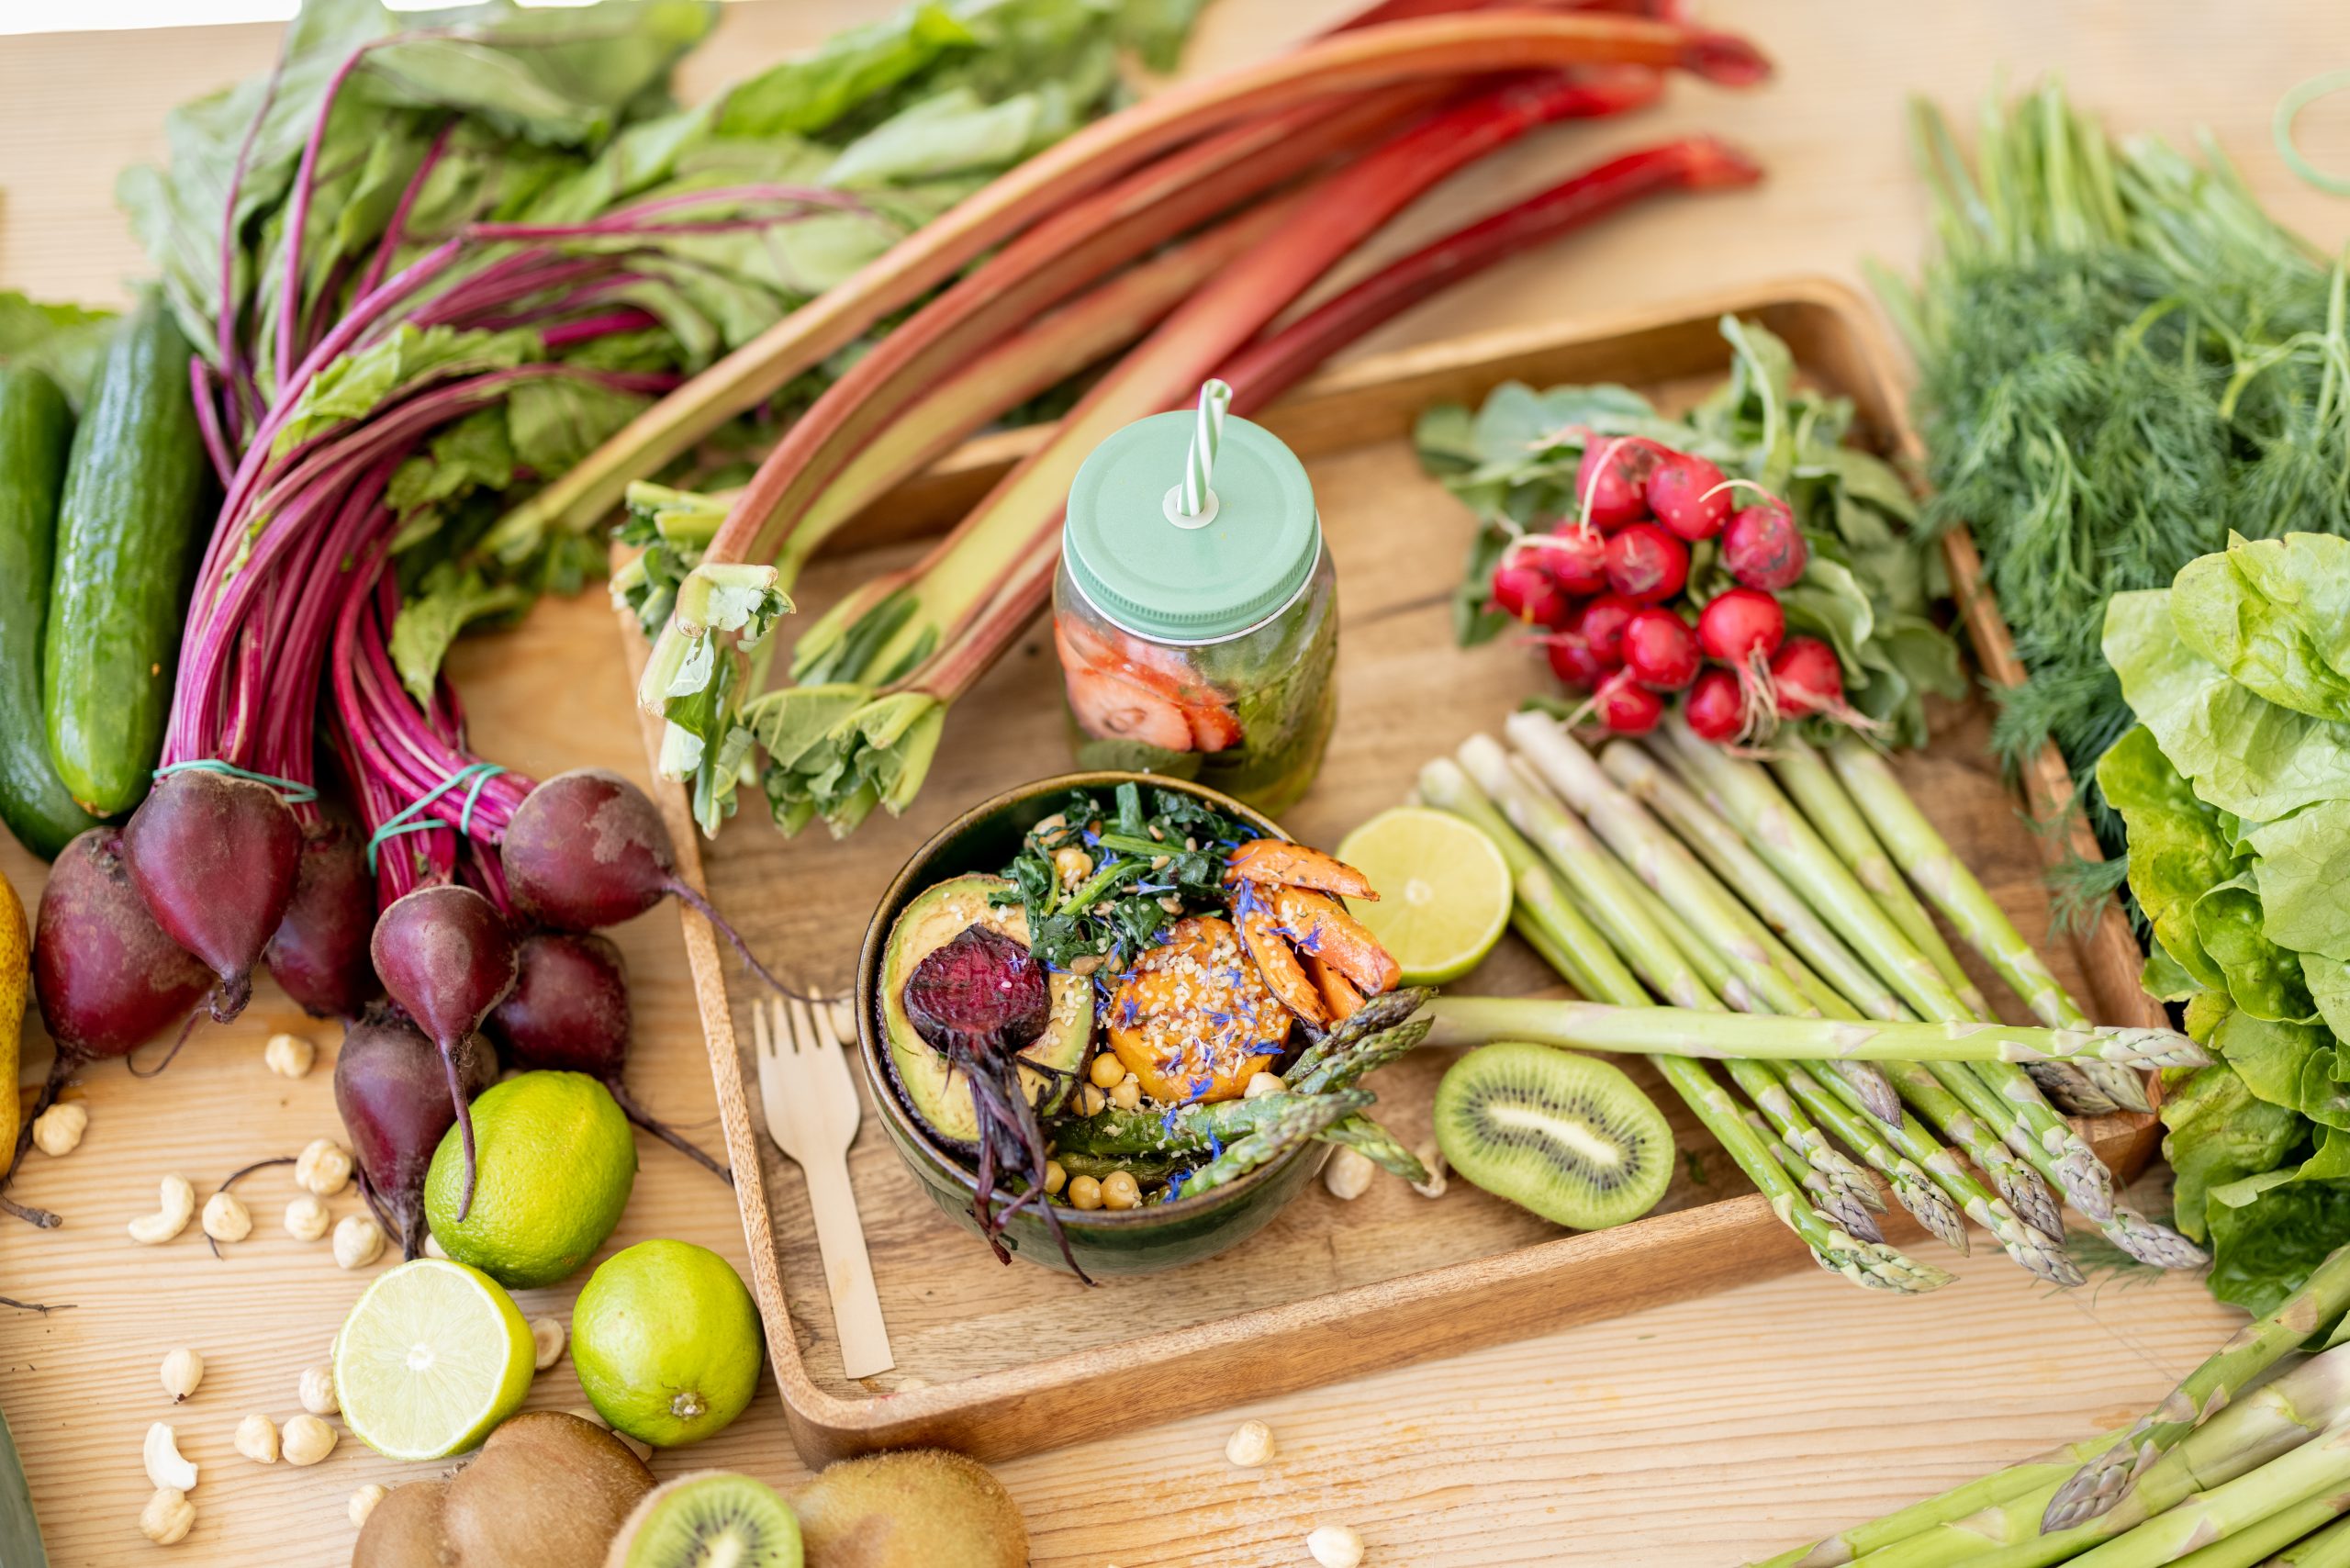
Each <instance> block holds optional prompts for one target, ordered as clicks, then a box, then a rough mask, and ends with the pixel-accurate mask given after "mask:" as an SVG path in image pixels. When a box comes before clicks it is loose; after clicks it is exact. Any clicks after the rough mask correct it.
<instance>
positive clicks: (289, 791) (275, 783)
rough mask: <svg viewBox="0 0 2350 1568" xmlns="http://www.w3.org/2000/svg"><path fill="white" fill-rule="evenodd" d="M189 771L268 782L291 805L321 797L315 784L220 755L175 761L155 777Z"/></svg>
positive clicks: (257, 782) (258, 782) (159, 769)
mask: <svg viewBox="0 0 2350 1568" xmlns="http://www.w3.org/2000/svg"><path fill="white" fill-rule="evenodd" d="M187 772H198V773H225V774H227V775H228V776H229V778H244V779H250V780H251V781H252V782H253V783H255V784H266V785H268V786H269V787H270V788H271V789H273V790H276V791H277V792H278V793H279V794H280V795H283V796H284V797H285V803H286V804H287V805H289V806H298V805H300V804H302V803H303V802H304V801H315V800H317V799H318V798H319V791H318V788H317V786H315V785H310V784H302V783H297V781H296V780H294V779H291V778H278V777H277V775H275V774H274V773H252V772H248V771H247V770H246V769H244V768H241V767H238V766H237V765H236V764H234V763H230V762H222V761H220V760H219V759H218V757H209V756H200V757H197V758H196V759H195V760H193V761H190V762H174V763H172V764H170V765H168V766H167V767H159V768H157V769H155V772H154V777H155V778H169V777H170V776H171V775H173V774H174V773H187Z"/></svg>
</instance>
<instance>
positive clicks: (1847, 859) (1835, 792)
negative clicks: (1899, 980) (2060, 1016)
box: [1771, 737, 2143, 1116]
mask: <svg viewBox="0 0 2350 1568" xmlns="http://www.w3.org/2000/svg"><path fill="white" fill-rule="evenodd" d="M1771 767H1772V771H1773V772H1774V773H1775V774H1776V775H1777V776H1778V779H1779V782H1780V783H1781V784H1782V785H1784V786H1785V788H1786V790H1787V793H1788V794H1790V795H1792V796H1793V797H1794V798H1795V801H1796V804H1797V805H1798V806H1800V807H1802V808H1803V812H1804V814H1805V815H1806V816H1807V817H1809V818H1810V819H1811V824H1812V825H1813V826H1814V827H1816V828H1818V830H1819V834H1820V836H1821V837H1822V838H1825V839H1826V840H1827V841H1828V843H1829V845H1830V847H1832V848H1833V849H1834V850H1835V851H1836V853H1837V854H1838V855H1839V856H1840V857H1842V859H1843V861H1844V864H1845V865H1847V866H1849V867H1851V868H1852V875H1853V876H1855V877H1857V878H1859V879H1860V881H1861V885H1862V886H1863V887H1865V888H1866V889H1868V890H1869V891H1870V892H1871V893H1872V894H1873V895H1874V896H1875V898H1876V901H1877V902H1878V903H1879V904H1881V905H1883V906H1884V909H1885V913H1886V918H1887V919H1888V920H1891V921H1892V922H1893V924H1895V925H1897V926H1898V927H1899V928H1900V929H1901V932H1902V935H1906V936H1908V938H1909V939H1910V940H1911V941H1912V942H1914V943H1916V944H1917V945H1918V950H1919V952H1921V953H1923V954H1925V955H1926V958H1927V959H1928V961H1930V963H1931V964H1932V965H1933V966H1934V968H1935V969H1938V970H1940V971H1941V972H1942V979H1943V980H1946V981H1947V982H1949V985H1950V988H1951V989H1952V990H1953V991H1955V992H1957V994H1958V999H1959V1000H1960V1001H1961V1002H1964V1003H1966V1005H1967V1006H1969V1007H1971V1008H1973V1009H1975V1012H1976V1013H1977V1014H1980V1015H1981V1016H1983V1017H1986V1018H1988V1017H1990V1016H1991V1015H1992V1014H1991V1011H1990V1006H1989V1004H1988V1003H1987V1002H1986V1001H1985V1000H1984V997H1983V992H1982V991H1980V990H1979V989H1978V988H1977V987H1976V986H1975V981H1974V980H1972V979H1971V978H1969V977H1968V975H1967V973H1966V970H1965V969H1964V968H1962V967H1961V966H1960V964H1959V961H1958V956H1957V955H1956V954H1954V953H1953V952H1952V951H1951V950H1950V944H1949V943H1947V942H1945V941H1943V940H1942V927H1940V926H1938V925H1936V924H1934V919H1933V916H1931V915H1930V914H1928V913H1926V906H1925V905H1923V904H1921V903H1919V902H1918V896H1917V894H1915V893H1914V892H1912V891H1910V890H1909V884H1908V882H1905V881H1903V880H1902V879H1901V874H1900V873H1899V872H1897V871H1896V870H1895V869H1894V868H1893V862H1892V860H1891V859H1889V858H1888V857H1886V853H1885V848H1884V846H1882V845H1880V844H1879V843H1878V842H1877V837H1876V834H1875V832H1874V830H1873V829H1872V828H1871V827H1870V826H1869V824H1868V822H1867V820H1866V819H1865V818H1863V816H1862V815H1861V812H1860V808H1859V807H1858V806H1855V805H1854V804H1853V803H1852V797H1851V796H1850V795H1848V794H1846V793H1845V792H1844V787H1843V786H1842V785H1841V784H1839V783H1838V782H1837V781H1836V776H1835V775H1834V774H1833V773H1831V772H1830V771H1829V768H1828V764H1827V763H1826V762H1824V761H1823V760H1821V758H1820V756H1819V754H1818V752H1816V751H1814V750H1812V748H1811V747H1810V746H1809V745H1807V744H1806V743H1805V742H1804V741H1803V740H1802V739H1801V738H1800V737H1790V738H1788V739H1785V740H1784V741H1783V742H1781V743H1780V744H1779V745H1777V746H1776V747H1775V755H1774V758H1773V760H1772V764H1771ZM2026 1071H2028V1072H2030V1073H2031V1077H2032V1081H2033V1082H2035V1083H2037V1084H2039V1085H2040V1087H2041V1089H2042V1091H2043V1092H2046V1093H2047V1095H2048V1096H2049V1098H2050V1099H2052V1100H2053V1101H2054V1102H2055V1103H2056V1104H2057V1106H2058V1107H2059V1108H2060V1109H2062V1110H2064V1111H2065V1112H2067V1113H2068V1114H2074V1115H2082V1116H2102V1115H2107V1114H2111V1113H2112V1112H2115V1111H2118V1110H2120V1109H2121V1105H2120V1104H2119V1103H2116V1102H2115V1101H2114V1099H2113V1098H2112V1096H2110V1095H2109V1094H2108V1093H2106V1092H2105V1091H2104V1090H2102V1089H2099V1088H2098V1086H2097V1085H2096V1084H2095V1083H2094V1082H2092V1081H2090V1079H2089V1078H2088V1077H2087V1076H2086V1075H2085V1074H2084V1073H2083V1072H2082V1071H2081V1070H2079V1069H2077V1068H2075V1067H2072V1066H2069V1065H2067V1064H2065V1063H2062V1062H2043V1063H2040V1064H2037V1065H2035V1066H2033V1067H2031V1068H2027V1069H2026ZM2138 1097H2139V1098H2143V1091H2140V1092H2138Z"/></svg>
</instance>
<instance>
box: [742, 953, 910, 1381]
mask: <svg viewBox="0 0 2350 1568" xmlns="http://www.w3.org/2000/svg"><path fill="white" fill-rule="evenodd" d="M769 1008H772V1009H773V1010H774V1018H773V1020H772V1022H770V1020H769V1018H768V1009H769ZM787 1009H788V1010H787ZM751 1035H752V1041H753V1044H754V1045H755V1047H756V1048H757V1051H758V1058H759V1103H760V1104H761V1105H763V1106H764V1107H766V1110H767V1136H768V1137H771V1138H773V1139H774V1140H775V1145H776V1147H777V1148H780V1149H781V1150H783V1152H784V1153H786V1154H788V1155H789V1156H790V1157H791V1158H792V1159H795V1160H797V1161H798V1162H799V1164H800V1174H801V1175H802V1176H803V1177H805V1178H806V1179H807V1182H808V1206H809V1208H810V1209H811V1211H812V1212H813V1213H814V1214H815V1216H816V1246H817V1248H818V1249H819V1250H821V1251H822V1253H823V1255H824V1286H825V1289H826V1290H827V1291H829V1292H830V1293H831V1294H832V1298H833V1330H834V1333H835V1334H836V1335H837V1336H838V1337H839V1339H840V1345H841V1366H842V1371H843V1372H845V1373H846V1374H847V1375H848V1376H850V1377H871V1376H873V1375H874V1374H875V1373H877V1372H888V1371H889V1370H890V1367H891V1366H893V1365H895V1364H896V1362H895V1361H894V1359H893V1358H892V1357H891V1355H890V1331H889V1329H888V1327H886V1326H885V1325H884V1324H883V1323H882V1321H881V1298H880V1296H879V1295H878V1294H877V1293H876V1292H875V1291H874V1288H873V1261H872V1260H871V1259H870V1258H869V1257H867V1254H866V1250H865V1226H864V1224H863V1222H861V1221H860V1220H859V1219H858V1218H857V1217H856V1193H854V1192H852V1191H851V1190H850V1188H849V1182H848V1149H849V1145H851V1144H852V1143H855V1142H856V1126H857V1122H858V1119H859V1118H860V1117H861V1116H862V1115H863V1114H864V1110H863V1107H862V1106H861V1105H860V1104H859V1103H858V1102H857V1098H856V1081H855V1080H854V1079H853V1078H852V1077H850V1075H849V1065H848V1057H847V1054H846V1053H845V1051H843V1050H842V1048H841V1038H840V1034H839V1032H838V1031H837V1030H836V1029H835V1028H834V1026H833V1010H832V1009H831V1008H830V1007H811V1006H809V1004H808V1003H806V1002H800V1001H793V1002H789V1003H786V1002H783V1001H781V1000H775V1001H770V1002H761V1003H755V1004H754V1005H753V1007H752V1010H751Z"/></svg>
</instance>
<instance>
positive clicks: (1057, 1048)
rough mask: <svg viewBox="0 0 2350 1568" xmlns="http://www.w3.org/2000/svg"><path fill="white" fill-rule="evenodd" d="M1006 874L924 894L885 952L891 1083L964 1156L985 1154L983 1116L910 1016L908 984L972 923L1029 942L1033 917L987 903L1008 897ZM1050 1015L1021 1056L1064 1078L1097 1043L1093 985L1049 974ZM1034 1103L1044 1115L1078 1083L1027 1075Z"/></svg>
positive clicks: (885, 1034)
mask: <svg viewBox="0 0 2350 1568" xmlns="http://www.w3.org/2000/svg"><path fill="white" fill-rule="evenodd" d="M1011 890H1012V884H1011V883H1010V882H1008V881H1006V880H1004V879H1002V877H983V876H968V877H951V878H949V879H946V881H944V882H940V883H938V884H936V885H935V886H934V887H929V888H925V889H923V890H922V891H921V892H920V893H918V894H916V895H915V896H914V898H913V899H912V902H909V903H908V904H907V905H906V907H905V908H904V909H903V910H901V911H900V912H899V913H898V918H897V922H896V923H895V924H892V925H891V926H890V942H889V946H887V947H885V948H883V949H882V954H881V987H880V990H881V1036H882V1038H883V1039H884V1040H885V1041H886V1042H887V1043H888V1046H889V1050H888V1053H887V1054H888V1056H889V1060H890V1081H892V1082H894V1083H895V1084H896V1085H897V1087H898V1097H899V1098H900V1099H901V1100H902V1101H904V1102H905V1103H906V1108H907V1109H908V1110H910V1111H912V1113H913V1114H914V1119H915V1120H917V1121H919V1122H920V1123H922V1125H923V1128H924V1129H925V1130H926V1131H927V1132H929V1134H930V1135H931V1137H934V1138H936V1139H938V1141H939V1142H941V1143H943V1144H945V1145H946V1146H947V1147H948V1148H952V1149H954V1150H955V1151H956V1152H957V1153H958V1154H963V1155H976V1154H977V1153H978V1152H979V1111H978V1109H977V1108H976V1107H975V1106H974V1105H973V1103H972V1101H971V1086H970V1082H969V1081H968V1080H967V1079H966V1078H965V1077H964V1076H963V1075H962V1073H960V1072H958V1071H957V1070H955V1069H953V1068H951V1067H948V1066H947V1065H946V1058H944V1057H942V1056H940V1055H939V1054H938V1052H937V1050H936V1049H935V1048H934V1047H932V1045H931V1044H930V1042H929V1041H927V1040H925V1039H923V1037H922V1036H921V1035H920V1034H919V1033H917V1032H916V1031H915V1029H914V1026H913V1024H912V1020H910V1019H908V1018H907V1016H906V1006H905V995H906V981H907V980H908V979H909V978H910V977H911V976H912V974H913V972H914V966H915V965H916V964H919V963H921V962H922V961H923V959H924V958H928V957H929V956H930V954H931V953H932V952H933V951H934V950H935V949H937V948H939V947H943V946H946V944H947V943H949V942H951V941H953V940H954V939H955V938H956V937H957V936H959V935H962V934H963V932H964V931H965V930H966V929H967V928H968V927H970V926H973V925H985V926H988V927H990V929H993V930H995V931H999V932H1002V934H1003V935H1006V936H1009V937H1011V938H1012V939H1013V941H1015V942H1018V943H1019V944H1020V945H1021V946H1027V945H1028V912H1027V911H1026V910H1024V909H1023V908H1021V907H1020V906H1019V905H1018V904H1016V903H1011V904H1003V905H996V904H992V903H990V902H989V900H990V897H991V896H992V895H994V894H997V893H1004V892H1010V891H1011ZM1050 980H1051V987H1052V997H1053V1011H1052V1016H1051V1017H1050V1018H1049V1019H1048V1020H1047V1021H1046V1025H1045V1032H1044V1033H1043V1034H1041V1035H1039V1036H1036V1039H1035V1044H1033V1045H1031V1046H1030V1047H1028V1048H1027V1049H1026V1050H1024V1051H1022V1052H1021V1053H1020V1054H1021V1055H1022V1056H1023V1057H1024V1058H1027V1059H1028V1060H1030V1061H1035V1062H1041V1063H1043V1064H1044V1065H1045V1066H1046V1067H1050V1068H1057V1069H1058V1070H1060V1071H1061V1072H1064V1073H1074V1072H1076V1070H1078V1068H1079V1067H1080V1065H1082V1064H1083V1062H1084V1060H1085V1052H1086V1047H1088V1046H1089V1045H1091V1043H1092V1040H1093V987H1092V984H1091V982H1090V981H1088V980H1085V979H1084V978H1083V977H1082V976H1079V975H1072V974H1066V973H1063V974H1055V975H1053V976H1051V977H1050ZM1020 1081H1021V1083H1022V1085H1023V1086H1024V1088H1026V1090H1027V1091H1028V1102H1029V1103H1030V1104H1032V1105H1035V1107H1036V1108H1037V1109H1038V1110H1039V1111H1042V1112H1050V1111H1052V1110H1054V1109H1056V1108H1057V1106H1058V1104H1059V1103H1060V1100H1061V1098H1062V1096H1064V1095H1065V1094H1066V1093H1067V1092H1069V1087H1070V1085H1071V1083H1072V1080H1070V1079H1067V1078H1060V1079H1056V1078H1052V1077H1050V1076H1048V1075H1046V1074H1045V1073H1041V1072H1023V1073H1022V1074H1021V1075H1020Z"/></svg>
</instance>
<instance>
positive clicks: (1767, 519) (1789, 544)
mask: <svg viewBox="0 0 2350 1568" xmlns="http://www.w3.org/2000/svg"><path fill="white" fill-rule="evenodd" d="M1810 559H1811V550H1810V548H1809V546H1807V545H1806V544H1805V543H1804V542H1803V530H1801V529H1799V528H1797V527H1796V516H1795V513H1793V512H1791V511H1789V510H1787V509H1786V507H1785V505H1784V504H1783V503H1781V502H1778V501H1757V502H1756V503H1755V504H1754V505H1752V506H1751V507H1743V508H1740V510H1738V511H1737V512H1735V513H1733V514H1732V515H1731V517H1730V520H1729V525H1728V526H1727V527H1725V528H1724V529H1723V530H1722V565H1723V566H1728V567H1729V575H1730V576H1731V577H1736V578H1737V579H1738V580H1739V581H1740V582H1741V583H1744V584H1745V585H1746V586H1747V587H1748V588H1762V590H1764V591H1765V592H1767V593H1776V592H1778V591H1779V590H1780V589H1781V588H1793V587H1795V586H1796V583H1797V582H1798V581H1799V580H1801V578H1802V577H1803V569H1804V566H1805V565H1806V564H1807V562H1809V561H1810Z"/></svg>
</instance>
